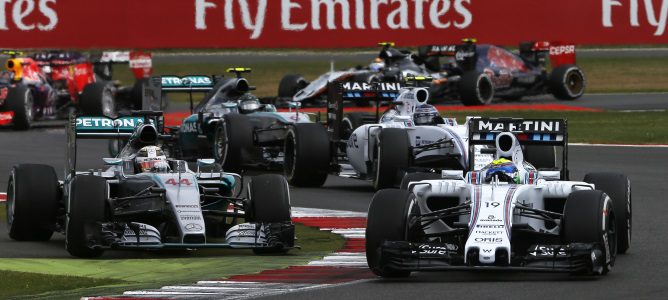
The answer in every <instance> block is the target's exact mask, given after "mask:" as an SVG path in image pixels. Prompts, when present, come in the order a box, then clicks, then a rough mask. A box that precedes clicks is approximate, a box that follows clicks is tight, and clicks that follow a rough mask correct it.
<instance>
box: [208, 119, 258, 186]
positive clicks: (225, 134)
mask: <svg viewBox="0 0 668 300" xmlns="http://www.w3.org/2000/svg"><path fill="white" fill-rule="evenodd" d="M252 146H253V124H251V122H250V120H249V119H248V117H246V116H244V115H239V114H226V115H224V116H223V120H222V122H218V125H216V132H215V134H214V143H213V154H214V158H215V159H216V161H218V162H219V163H220V164H221V165H222V166H223V168H224V169H225V171H227V172H233V173H239V172H241V169H242V167H243V163H244V157H243V152H244V149H248V148H250V147H252Z"/></svg>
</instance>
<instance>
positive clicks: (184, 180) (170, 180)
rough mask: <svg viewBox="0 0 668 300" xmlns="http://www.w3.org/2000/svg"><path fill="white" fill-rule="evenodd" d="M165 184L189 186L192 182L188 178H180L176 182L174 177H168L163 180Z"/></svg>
mask: <svg viewBox="0 0 668 300" xmlns="http://www.w3.org/2000/svg"><path fill="white" fill-rule="evenodd" d="M165 184H169V185H174V186H175V185H187V186H191V185H192V184H193V183H192V182H190V180H189V179H188V178H182V179H181V181H179V182H177V181H176V179H174V178H170V179H167V180H166V181H165Z"/></svg>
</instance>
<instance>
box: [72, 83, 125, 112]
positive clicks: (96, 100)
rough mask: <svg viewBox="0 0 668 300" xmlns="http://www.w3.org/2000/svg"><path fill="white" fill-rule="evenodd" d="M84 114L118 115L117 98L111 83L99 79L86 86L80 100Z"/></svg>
mask: <svg viewBox="0 0 668 300" xmlns="http://www.w3.org/2000/svg"><path fill="white" fill-rule="evenodd" d="M79 104H80V105H81V110H82V111H83V113H84V114H87V115H91V116H106V117H110V118H113V117H116V100H115V99H114V93H113V91H112V87H111V85H110V84H109V83H107V82H105V81H98V82H93V83H90V84H88V85H87V86H86V87H84V90H83V92H82V93H81V98H80V100H79Z"/></svg>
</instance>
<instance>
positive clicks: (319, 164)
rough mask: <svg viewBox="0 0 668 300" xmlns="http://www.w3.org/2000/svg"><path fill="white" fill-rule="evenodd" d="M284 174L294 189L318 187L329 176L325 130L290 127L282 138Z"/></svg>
mask: <svg viewBox="0 0 668 300" xmlns="http://www.w3.org/2000/svg"><path fill="white" fill-rule="evenodd" d="M284 153H285V162H284V172H285V177H287V179H288V182H290V184H291V185H294V186H301V187H319V186H322V185H323V184H325V181H327V175H328V174H329V160H330V144H329V134H328V133H327V130H326V129H325V127H323V126H322V125H320V124H316V123H297V124H294V126H292V127H291V128H290V129H289V130H288V133H287V135H286V137H285V148H284Z"/></svg>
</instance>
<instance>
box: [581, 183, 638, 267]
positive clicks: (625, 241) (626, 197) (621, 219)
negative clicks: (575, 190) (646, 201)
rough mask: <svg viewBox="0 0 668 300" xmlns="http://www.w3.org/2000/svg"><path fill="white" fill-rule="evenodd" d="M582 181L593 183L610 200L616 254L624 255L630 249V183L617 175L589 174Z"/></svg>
mask: <svg viewBox="0 0 668 300" xmlns="http://www.w3.org/2000/svg"><path fill="white" fill-rule="evenodd" d="M583 181H584V182H587V183H593V184H594V185H595V186H596V189H597V190H600V191H603V192H604V193H606V194H607V195H608V196H610V198H612V203H613V205H614V207H615V216H616V222H617V233H618V234H617V253H618V254H624V253H626V252H627V251H628V250H629V248H630V247H631V220H632V218H631V215H632V202H631V181H630V180H629V178H628V177H626V175H623V174H617V173H589V174H587V175H585V178H584V180H583Z"/></svg>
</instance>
